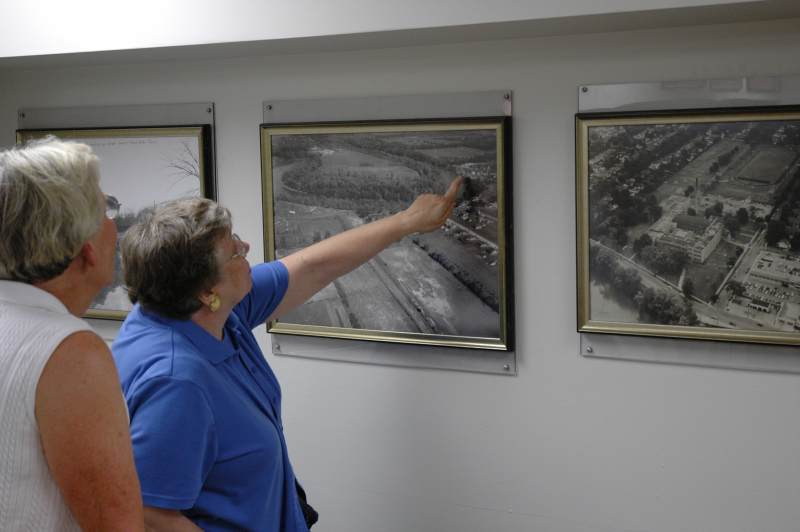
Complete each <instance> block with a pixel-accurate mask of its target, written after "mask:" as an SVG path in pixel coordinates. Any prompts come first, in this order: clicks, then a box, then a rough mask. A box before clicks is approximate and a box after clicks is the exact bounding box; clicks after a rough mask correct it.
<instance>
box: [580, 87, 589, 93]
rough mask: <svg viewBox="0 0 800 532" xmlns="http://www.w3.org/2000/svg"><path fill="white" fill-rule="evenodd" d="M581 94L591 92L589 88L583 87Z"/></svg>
mask: <svg viewBox="0 0 800 532" xmlns="http://www.w3.org/2000/svg"><path fill="white" fill-rule="evenodd" d="M581 92H589V87H581Z"/></svg>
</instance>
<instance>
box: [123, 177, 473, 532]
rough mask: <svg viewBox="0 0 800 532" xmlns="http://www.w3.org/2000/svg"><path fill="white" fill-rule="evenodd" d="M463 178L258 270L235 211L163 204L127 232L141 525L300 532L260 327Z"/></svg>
mask: <svg viewBox="0 0 800 532" xmlns="http://www.w3.org/2000/svg"><path fill="white" fill-rule="evenodd" d="M460 184H461V179H460V178H458V179H456V180H454V181H453V183H452V184H451V186H450V188H449V190H448V191H447V193H446V194H444V195H443V196H439V195H434V194H424V195H422V196H420V197H418V198H417V199H416V200H415V201H414V203H413V204H412V205H411V206H410V207H409V208H408V209H406V210H405V211H402V212H400V213H398V214H395V215H393V216H390V217H387V218H384V219H382V220H378V221H375V222H372V223H369V224H366V225H362V226H360V227H357V228H355V229H351V230H349V231H346V232H344V233H340V234H338V235H336V236H333V237H331V238H328V239H326V240H323V241H321V242H318V243H316V244H313V245H312V246H309V247H307V248H305V249H303V250H301V251H298V252H296V253H294V254H292V255H289V256H287V257H285V258H283V259H280V260H278V261H274V262H270V263H265V264H259V265H256V266H254V267H253V268H251V267H250V264H249V263H248V261H247V259H246V257H247V252H248V250H249V247H250V246H249V245H248V244H247V243H246V242H244V241H242V240H241V239H240V238H239V237H238V236H237V235H236V234H235V233H233V232H231V217H230V213H229V212H228V210H227V209H225V208H223V207H220V206H219V205H217V204H216V203H214V202H212V201H210V200H205V199H192V200H182V201H178V202H173V203H170V204H167V205H166V206H164V207H162V208H160V209H158V210H157V211H156V212H155V213H154V214H152V216H150V217H149V218H148V219H147V220H145V221H143V222H142V223H140V224H138V225H135V226H133V227H131V228H130V229H129V230H128V231H127V232H126V234H125V236H124V238H123V240H122V260H123V270H124V272H125V283H126V284H127V285H128V289H129V292H130V296H131V299H132V300H133V301H134V302H138V304H137V305H135V306H134V309H133V311H132V312H131V313H130V314H129V315H128V318H127V319H126V320H125V323H124V324H123V326H122V329H121V330H120V334H119V336H118V337H117V339H116V341H115V342H114V345H113V346H112V351H113V353H114V358H115V360H116V362H117V366H118V368H119V372H120V377H121V380H122V387H123V391H124V393H125V398H126V400H127V402H128V408H129V410H130V413H131V435H132V439H133V449H134V456H135V460H136V466H137V470H138V472H139V478H140V480H141V483H142V495H143V499H144V504H145V522H146V524H147V525H148V526H152V527H153V528H154V529H156V530H160V529H163V530H197V529H198V528H197V527H200V528H202V529H204V530H257V531H264V532H271V531H275V532H277V531H282V532H305V531H307V530H308V527H309V526H311V524H313V523H314V521H315V520H316V517H317V516H316V512H314V510H313V508H311V507H310V506H309V505H307V504H306V502H305V494H304V493H303V491H302V488H300V487H299V484H297V483H296V480H295V477H294V473H293V471H292V466H291V463H290V461H289V455H288V452H287V450H286V441H285V439H284V434H283V425H282V421H281V390H280V386H279V385H278V381H277V379H276V378H275V375H274V373H273V372H272V370H271V369H270V367H269V365H268V364H267V362H266V359H265V358H264V355H263V353H262V352H261V349H260V348H259V346H258V343H257V342H256V339H255V337H254V336H253V333H252V329H253V328H254V327H256V326H258V325H259V324H262V323H264V322H265V321H266V320H269V319H273V318H276V317H278V316H280V315H282V314H283V313H285V312H287V311H289V310H291V309H293V308H295V307H297V306H298V305H300V304H301V303H303V302H304V301H306V300H307V299H308V298H310V297H311V296H312V295H313V294H314V293H316V292H317V291H319V290H320V289H322V288H323V287H325V286H326V285H328V284H329V283H330V282H331V281H333V280H334V279H335V278H337V277H339V276H341V275H343V274H345V273H347V272H349V271H350V270H352V269H354V268H356V267H357V266H359V265H360V264H362V263H364V262H366V261H367V260H369V259H370V258H371V257H373V256H374V255H375V254H377V253H378V252H379V251H381V250H382V249H383V248H385V247H386V246H388V245H389V244H391V243H392V242H394V241H396V240H399V239H400V238H402V237H404V236H406V235H409V234H411V233H415V232H424V231H431V230H433V229H436V228H438V227H439V226H441V225H442V224H443V223H444V221H445V220H446V219H447V217H448V216H449V215H450V213H451V211H452V209H453V206H454V204H455V199H456V196H457V193H458V189H459V187H460Z"/></svg>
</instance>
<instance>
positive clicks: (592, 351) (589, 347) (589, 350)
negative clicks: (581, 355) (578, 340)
mask: <svg viewBox="0 0 800 532" xmlns="http://www.w3.org/2000/svg"><path fill="white" fill-rule="evenodd" d="M586 352H587V353H594V349H592V346H590V345H587V346H586Z"/></svg>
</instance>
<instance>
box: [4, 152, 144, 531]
mask: <svg viewBox="0 0 800 532" xmlns="http://www.w3.org/2000/svg"><path fill="white" fill-rule="evenodd" d="M98 179H99V176H98V171H97V158H96V157H95V156H94V154H93V153H92V152H91V149H90V148H89V147H88V146H86V145H83V144H75V143H66V142H61V141H57V140H55V139H48V140H46V141H40V142H36V143H32V144H29V145H28V146H26V147H23V148H16V149H11V150H7V151H4V152H0V424H2V430H0V457H2V458H0V529H2V530H37V531H40V530H42V531H45V530H75V529H79V527H81V528H83V529H86V530H143V524H144V520H143V516H142V501H141V496H140V493H139V483H138V480H137V478H136V470H135V467H134V463H133V454H132V452H131V444H130V439H129V435H128V418H127V415H126V412H125V403H124V401H123V398H122V394H121V393H120V388H119V382H118V380H117V372H116V368H115V367H114V361H113V359H112V358H111V353H110V352H109V349H108V347H107V346H106V344H105V342H103V340H102V339H100V338H99V337H98V336H97V335H96V334H95V333H94V332H92V331H91V329H90V328H89V326H88V325H87V324H86V322H84V321H82V320H81V319H80V318H79V316H81V315H82V314H83V313H84V312H85V311H86V309H87V308H88V307H89V304H90V303H91V301H92V299H94V297H95V295H97V293H98V292H99V291H100V289H101V288H103V287H104V286H106V285H107V284H108V283H110V282H111V280H112V276H113V271H114V254H115V248H116V238H117V230H116V227H115V225H114V221H113V220H112V219H110V218H109V217H108V216H107V213H106V198H105V197H104V195H103V193H102V192H101V190H100V187H99V184H98Z"/></svg>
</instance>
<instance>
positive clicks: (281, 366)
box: [0, 20, 800, 532]
mask: <svg viewBox="0 0 800 532" xmlns="http://www.w3.org/2000/svg"><path fill="white" fill-rule="evenodd" d="M799 56H800V20H787V21H784V22H776V23H757V24H748V25H735V26H717V27H701V28H692V29H681V30H655V31H641V32H628V33H616V34H604V35H584V36H579V37H557V38H541V39H531V40H518V41H504V42H494V43H477V44H475V43H473V44H454V45H444V46H436V47H433V46H431V47H419V48H404V49H386V50H374V51H364V52H346V53H345V52H338V53H330V54H324V53H320V54H314V55H288V56H276V57H255V58H239V59H228V60H216V61H195V62H181V63H169V62H165V63H151V64H141V65H117V66H108V67H86V68H76V69H69V70H66V69H65V70H42V69H39V70H36V71H29V72H10V71H0V76H2V77H0V145H9V144H11V143H12V142H13V140H14V137H13V131H14V128H15V124H16V109H17V108H18V107H23V106H30V107H40V106H72V105H89V104H92V105H93V104H98V105H100V104H129V103H154V102H185V101H190V102H191V101H209V100H210V101H214V102H216V105H217V107H216V110H217V114H216V116H217V126H218V128H217V147H218V156H219V159H218V163H219V177H220V180H221V183H220V199H221V201H222V202H223V203H224V204H226V205H227V206H229V207H231V208H232V210H233V211H234V213H235V222H236V229H237V231H238V232H239V234H241V235H243V236H244V237H245V238H247V239H249V240H250V241H251V242H252V243H253V253H252V255H253V256H255V257H258V256H263V255H262V254H263V247H262V245H261V237H262V234H261V203H260V192H259V190H260V189H259V187H260V181H259V151H258V124H259V122H260V116H261V112H260V103H261V101H262V100H263V99H267V98H269V99H288V98H320V97H336V96H358V95H374V94H399V93H420V92H434V91H435V92H438V91H443V92H446V91H464V90H483V89H496V88H507V87H508V88H512V89H513V90H514V95H515V100H514V127H515V139H514V141H515V161H514V162H515V175H514V178H515V184H514V189H515V198H514V210H515V214H516V227H517V233H516V236H517V239H516V242H515V244H516V280H517V283H516V299H517V330H518V358H519V375H518V376H517V377H502V376H488V375H481V374H469V373H459V372H452V371H425V370H413V369H398V368H388V367H380V366H367V365H356V364H345V363H335V362H323V361H315V360H302V359H287V358H282V357H278V358H275V357H270V363H271V364H272V365H273V367H274V368H275V370H276V372H277V373H278V375H279V378H280V380H281V382H282V383H283V389H284V409H285V413H284V416H285V424H286V431H287V437H288V441H289V444H290V448H291V454H292V456H293V460H294V463H295V466H296V469H297V472H298V475H299V477H300V478H301V479H302V480H303V482H304V483H305V484H306V485H307V488H308V490H309V492H310V494H311V499H312V501H313V503H314V504H315V505H317V506H318V508H319V510H320V512H321V514H322V523H321V525H320V526H319V530H320V532H374V531H381V532H417V531H419V532H423V531H424V532H517V531H543V532H612V531H613V532H618V531H649V532H676V531H702V532H713V531H724V532H745V531H748V532H749V531H760V532H768V531H775V532H778V531H781V532H783V531H791V530H797V529H798V523H800V504H798V502H797V501H798V500H800V455H799V454H798V452H797V450H798V441H800V423H798V421H797V416H798V409H799V407H800V376H797V375H784V374H770V373H757V372H743V371H731V370H720V369H702V368H696V367H685V366H670V365H658V364H644V363H634V362H622V361H613V360H600V359H587V358H582V357H581V356H579V355H578V354H577V353H578V346H579V341H578V335H577V334H576V332H575V275H574V263H575V237H574V234H575V233H574V210H573V204H574V177H573V171H574V164H573V113H574V112H575V111H576V100H577V96H576V87H577V86H578V85H579V84H581V83H603V82H614V81H639V80H662V79H684V78H698V77H700V78H707V77H733V76H741V75H757V74H776V75H781V74H796V73H798V71H800V64H798V61H797V57H799ZM259 338H260V340H261V342H262V345H263V346H264V347H265V349H264V351H265V352H268V351H269V349H268V348H269V345H268V341H269V340H268V339H267V337H266V334H265V333H264V332H263V330H260V331H259ZM656 341H657V340H656V339H654V340H653V342H656ZM374 348H375V350H376V351H380V349H381V346H380V345H378V344H376V345H375V347H374ZM409 349H413V347H410V348H409ZM754 349H758V348H754ZM315 530H316V529H315Z"/></svg>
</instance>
